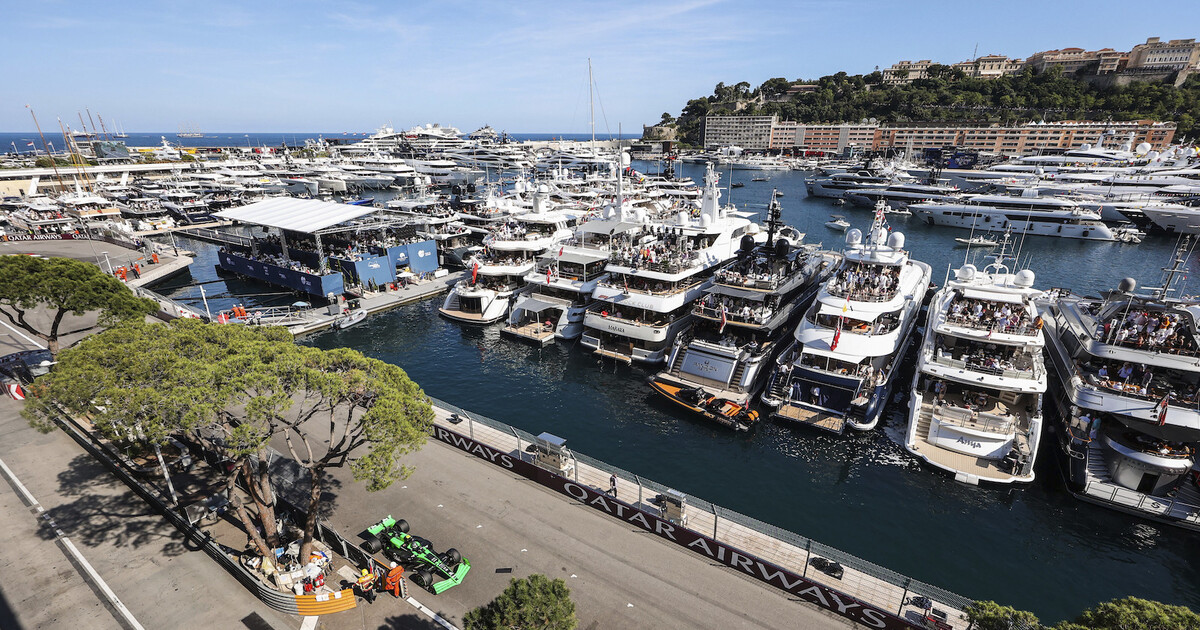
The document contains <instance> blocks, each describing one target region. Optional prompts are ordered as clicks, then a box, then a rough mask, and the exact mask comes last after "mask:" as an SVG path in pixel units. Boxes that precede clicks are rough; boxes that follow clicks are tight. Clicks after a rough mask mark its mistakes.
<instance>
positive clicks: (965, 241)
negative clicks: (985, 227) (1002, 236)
mask: <svg viewBox="0 0 1200 630" xmlns="http://www.w3.org/2000/svg"><path fill="white" fill-rule="evenodd" d="M954 242H956V243H958V244H960V245H966V246H968V247H995V246H996V245H997V243H996V239H992V238H988V237H986V236H973V237H971V238H963V237H961V236H956V237H954Z"/></svg>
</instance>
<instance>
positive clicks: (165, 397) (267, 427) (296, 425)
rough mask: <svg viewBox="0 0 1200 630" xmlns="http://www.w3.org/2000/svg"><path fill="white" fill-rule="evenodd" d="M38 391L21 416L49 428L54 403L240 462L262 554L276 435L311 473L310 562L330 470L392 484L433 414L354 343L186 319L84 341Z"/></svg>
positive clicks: (269, 522)
mask: <svg viewBox="0 0 1200 630" xmlns="http://www.w3.org/2000/svg"><path fill="white" fill-rule="evenodd" d="M30 391H31V393H33V397H31V400H30V401H29V404H28V405H27V406H26V411H25V413H26V417H27V418H28V419H29V420H30V422H31V423H32V424H34V426H36V427H38V428H41V429H48V428H49V427H50V425H49V424H48V423H47V421H46V419H47V418H48V416H49V414H50V413H51V411H52V410H51V409H50V405H52V404H54V405H58V406H59V407H62V408H64V409H66V410H67V411H68V412H70V413H72V414H75V415H80V416H85V415H86V416H88V417H90V418H91V420H92V422H93V424H94V425H95V427H96V428H97V429H98V430H100V431H101V432H102V433H103V434H105V435H106V436H108V437H110V438H111V439H114V440H135V441H141V442H145V443H151V444H153V443H159V444H161V443H163V442H164V441H165V440H167V439H168V438H169V437H171V436H177V435H178V436H183V437H187V438H189V439H190V440H192V441H194V442H197V443H201V444H203V445H204V446H205V447H206V448H209V449H212V450H215V451H217V452H218V453H220V454H221V455H222V456H223V457H225V458H227V459H228V460H230V461H232V462H235V463H236V464H237V466H235V467H233V468H232V470H231V472H230V475H229V477H228V483H229V484H230V485H232V484H233V482H234V480H235V479H236V478H237V476H238V475H241V476H242V478H243V479H244V480H245V482H246V484H247V487H248V488H249V490H250V496H251V498H252V499H253V501H254V502H255V504H256V507H257V508H258V517H259V520H260V521H261V524H262V526H263V528H264V531H265V533H266V540H263V539H261V538H258V537H257V532H256V531H255V530H254V528H253V527H252V526H249V525H250V520H251V517H250V515H249V514H248V513H247V512H246V511H245V510H244V508H243V507H242V506H241V505H239V504H238V503H236V502H235V503H234V509H235V511H237V513H238V516H239V518H241V519H242V520H243V523H244V524H246V525H247V526H248V527H247V529H248V531H247V534H248V535H250V537H251V540H252V541H253V542H254V543H255V544H256V545H257V546H258V547H259V549H260V551H262V552H264V553H266V551H267V550H268V549H269V548H270V547H274V546H277V544H278V541H277V540H275V536H276V532H275V529H274V520H275V519H274V505H273V497H274V496H275V495H274V492H272V489H271V481H270V475H269V474H268V472H269V471H268V470H267V462H268V461H269V457H268V453H267V449H268V445H269V444H270V443H272V442H274V443H275V445H276V446H279V447H281V448H282V449H284V450H286V451H288V452H289V453H290V455H291V456H292V458H293V459H294V460H295V461H296V462H298V463H299V464H300V465H301V466H302V467H303V468H304V469H306V470H307V473H308V475H309V481H310V484H311V486H310V492H309V496H308V502H307V503H308V504H307V509H308V520H307V521H306V523H305V527H304V541H303V543H304V545H303V550H302V554H301V555H302V557H303V556H304V555H306V554H307V553H308V552H309V547H310V545H311V541H312V539H313V534H314V532H315V529H316V522H317V515H318V514H319V513H320V509H321V504H322V496H321V491H322V488H323V486H324V477H323V475H324V473H325V471H326V469H328V468H337V467H342V466H345V465H347V464H348V465H349V467H350V469H351V470H352V471H353V474H354V478H355V479H356V480H359V481H363V482H365V483H366V486H367V490H368V491H375V490H380V489H383V488H386V487H388V486H389V485H390V484H391V483H392V482H394V481H396V480H399V479H403V478H405V477H407V476H408V475H409V474H410V473H411V469H410V468H409V467H408V466H406V465H404V464H403V463H402V458H403V456H404V455H406V454H408V453H411V452H413V451H414V450H416V449H418V448H420V447H421V445H422V444H424V441H425V438H426V436H427V434H428V430H429V427H430V426H431V424H432V421H433V410H432V408H431V407H430V405H429V402H428V399H427V398H426V397H425V395H424V393H423V392H422V391H421V389H420V388H419V387H418V386H417V385H416V383H413V382H412V381H411V380H410V379H409V378H408V376H407V374H405V372H404V370H402V369H401V368H399V367H397V366H395V365H391V364H388V363H384V362H382V361H378V360H375V359H369V358H367V357H364V356H363V355H362V354H361V353H359V352H357V351H354V350H350V349H346V348H338V349H334V350H320V349H317V348H311V347H307V346H300V345H296V344H295V343H294V342H293V341H292V339H291V335H290V334H289V333H288V332H287V330H285V329H283V328H271V327H265V328H257V327H248V326H241V325H222V324H204V323H202V322H199V321H196V320H188V319H182V320H176V321H174V322H172V323H170V324H167V325H162V324H145V323H141V324H133V325H127V326H121V327H118V328H114V329H111V330H108V331H105V332H103V333H101V334H99V335H96V336H93V337H91V338H88V339H86V340H85V341H83V342H82V343H80V344H79V345H78V346H76V347H74V348H71V349H69V350H67V351H64V352H63V353H62V355H61V356H60V357H59V360H58V365H57V366H56V368H55V370H54V371H53V372H51V373H50V374H48V375H46V376H43V377H41V378H39V379H38V380H37V381H36V382H35V383H34V385H33V386H32V387H31V389H30ZM231 494H233V495H235V496H236V493H231Z"/></svg>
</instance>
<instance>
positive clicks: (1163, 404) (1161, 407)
mask: <svg viewBox="0 0 1200 630" xmlns="http://www.w3.org/2000/svg"><path fill="white" fill-rule="evenodd" d="M1170 397H1171V395H1170V394H1163V397H1162V400H1160V401H1158V404H1157V405H1155V409H1157V410H1158V426H1160V427H1161V426H1162V425H1164V424H1166V423H1167V408H1168V407H1169V406H1170V402H1169V401H1168V399H1169V398H1170Z"/></svg>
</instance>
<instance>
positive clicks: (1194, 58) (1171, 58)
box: [1127, 37, 1200, 70]
mask: <svg viewBox="0 0 1200 630" xmlns="http://www.w3.org/2000/svg"><path fill="white" fill-rule="evenodd" d="M1127 67H1128V68H1129V69H1130V70H1143V69H1146V70H1149V69H1162V70H1183V69H1184V68H1191V69H1196V70H1200V43H1197V42H1196V40H1194V39H1172V40H1171V41H1169V42H1164V41H1162V40H1160V39H1159V38H1157V37H1151V38H1148V39H1147V40H1146V43H1145V44H1138V45H1137V46H1134V47H1133V50H1131V51H1129V64H1128V66H1127Z"/></svg>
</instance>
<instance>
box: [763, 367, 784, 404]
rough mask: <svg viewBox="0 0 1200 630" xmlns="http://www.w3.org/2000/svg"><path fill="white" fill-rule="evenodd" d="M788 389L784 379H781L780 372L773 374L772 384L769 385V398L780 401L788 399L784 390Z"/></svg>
mask: <svg viewBox="0 0 1200 630" xmlns="http://www.w3.org/2000/svg"><path fill="white" fill-rule="evenodd" d="M786 389H787V383H785V382H784V379H782V378H779V372H775V373H773V374H771V382H770V383H768V384H767V396H768V397H770V398H775V399H778V400H783V399H784V398H786V396H785V395H784V390H786Z"/></svg>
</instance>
